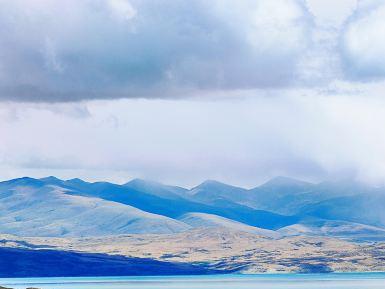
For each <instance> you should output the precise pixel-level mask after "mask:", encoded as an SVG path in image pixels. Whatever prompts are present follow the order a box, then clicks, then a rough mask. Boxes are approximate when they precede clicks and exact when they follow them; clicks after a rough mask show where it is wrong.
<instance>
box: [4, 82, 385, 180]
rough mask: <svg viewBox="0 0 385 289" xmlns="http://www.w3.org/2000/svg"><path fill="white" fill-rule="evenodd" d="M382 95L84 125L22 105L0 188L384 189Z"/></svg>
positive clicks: (86, 120) (93, 118) (197, 109)
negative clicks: (19, 183) (85, 182)
mask: <svg viewBox="0 0 385 289" xmlns="http://www.w3.org/2000/svg"><path fill="white" fill-rule="evenodd" d="M383 87H384V86H383ZM373 91H377V94H373V95H372V96H371V98H370V99H368V98H366V95H360V94H357V95H355V96H352V95H351V94H350V93H349V94H348V95H345V94H340V95H333V96H327V95H324V94H322V93H321V94H320V93H316V92H314V91H312V90H303V91H299V90H293V91H290V90H289V91H287V90H282V91H281V92H280V93H278V92H277V93H278V95H275V94H274V95H271V96H270V97H268V98H265V97H257V98H256V97H255V94H254V93H256V92H253V91H249V96H248V97H247V98H244V99H242V100H240V99H227V100H222V101H221V102H218V101H204V100H179V101H176V100H169V101H165V100H119V101H97V102H90V103H88V104H87V109H86V111H87V117H83V118H74V117H72V115H71V114H68V113H67V112H68V111H71V110H70V107H68V106H67V105H64V107H63V105H57V104H56V105H48V106H46V107H39V106H36V107H31V106H30V105H22V104H18V105H16V106H14V107H13V111H12V115H15V114H16V115H17V116H18V117H17V118H16V119H8V120H7V121H4V120H5V119H7V114H6V111H7V110H8V109H10V107H9V106H3V108H2V109H0V117H1V115H3V117H4V119H3V121H1V122H0V133H1V135H2V142H1V143H0V159H1V160H2V161H1V166H0V179H4V178H8V177H17V176H22V175H30V176H44V175H47V174H49V175H57V176H59V177H67V178H71V177H78V176H81V177H84V178H86V179H90V180H95V179H108V180H113V181H118V182H123V181H124V180H128V179H130V178H132V177H145V178H150V179H156V180H160V181H165V182H170V183H177V184H180V185H194V184H197V183H198V182H200V181H202V180H204V179H207V178H213V179H219V180H222V181H225V182H230V183H234V184H239V185H245V186H253V185H256V184H258V183H260V182H262V181H264V180H265V179H267V178H269V177H272V176H275V175H288V176H293V177H298V178H303V179H308V180H323V179H327V178H329V177H333V178H334V177H343V176H346V175H348V176H349V177H351V176H352V177H355V178H357V179H359V180H363V181H368V182H372V183H376V184H378V183H384V182H385V167H384V165H383V164H384V163H385V158H384V156H385V150H384V148H385V137H384V136H383V134H382V133H381V132H382V130H383V129H382V126H383V123H384V122H385V109H384V107H385V106H383V105H382V104H383V100H382V92H383V91H384V89H383V90H382V91H380V90H378V87H377V89H375V88H374V87H373ZM280 94H282V95H280ZM74 106H76V105H74ZM49 107H51V108H50V109H49V110H47V108H49ZM54 107H58V108H56V109H53V108H54ZM60 107H61V108H60ZM73 109H74V108H73ZM58 111H61V112H62V113H60V114H58V113H57V112H58Z"/></svg>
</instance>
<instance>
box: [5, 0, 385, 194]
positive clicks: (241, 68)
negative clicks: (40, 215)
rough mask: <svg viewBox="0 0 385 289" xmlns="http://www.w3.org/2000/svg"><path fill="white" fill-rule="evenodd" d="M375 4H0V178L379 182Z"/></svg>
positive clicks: (144, 0)
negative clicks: (278, 178)
mask: <svg viewBox="0 0 385 289" xmlns="http://www.w3.org/2000/svg"><path fill="white" fill-rule="evenodd" d="M384 126H385V1H383V0H362V1H357V0H338V1H335V0H333V1H332V0H307V1H305V0H304V1H300V0H298V1H296V0H274V1H271V0H237V1H235V0H212V1H204V0H192V1H186V0H170V1H157V0H155V1H154V0H67V1H59V0H57V1H56V0H29V1H25V0H0V136H1V137H0V179H9V178H13V177H20V176H26V175H28V176H32V177H41V176H47V175H55V176H58V177H61V178H73V177H81V178H84V179H87V180H109V181H114V182H119V183H121V182H125V181H128V180H130V179H131V178H135V177H140V178H146V179H154V180H158V181H163V182H166V183H173V184H178V185H184V186H193V185H196V184H197V183H199V182H201V181H203V180H205V179H217V180H220V181H224V182H228V183H232V184H235V185H242V186H246V187H252V186H254V185H257V184H259V183H261V182H263V181H265V180H266V179H268V178H270V177H273V176H277V175H286V176H291V177H297V178H301V179H305V180H311V181H320V180H325V179H336V178H354V179H357V180H360V181H365V182H370V183H375V184H384V183H385V127H384Z"/></svg>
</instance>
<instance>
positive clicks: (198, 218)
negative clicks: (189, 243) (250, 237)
mask: <svg viewBox="0 0 385 289" xmlns="http://www.w3.org/2000/svg"><path fill="white" fill-rule="evenodd" d="M179 220H180V221H182V222H183V223H186V224H188V225H190V226H191V227H193V228H226V229H231V230H235V231H242V232H248V233H253V234H256V235H259V236H264V237H269V238H278V237H280V234H279V233H277V232H275V231H272V230H266V229H261V228H257V227H253V226H249V225H246V224H243V223H240V222H236V221H233V220H230V219H227V218H223V217H220V216H217V215H211V214H204V213H188V214H185V215H183V216H181V217H180V218H179Z"/></svg>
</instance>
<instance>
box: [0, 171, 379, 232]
mask: <svg viewBox="0 0 385 289" xmlns="http://www.w3.org/2000/svg"><path fill="white" fill-rule="evenodd" d="M384 192H385V190H383V189H381V188H371V187H369V186H366V185H364V184H361V183H356V182H353V181H346V180H345V181H334V182H322V183H319V184H313V183H309V182H304V181H300V180H296V179H292V178H287V177H276V178H273V179H271V180H269V181H268V182H266V183H264V184H262V185H260V186H258V187H255V188H252V189H245V188H240V187H236V186H231V185H227V184H224V183H221V182H218V181H214V180H207V181H205V182H203V183H201V184H200V185H198V186H195V187H193V188H192V189H186V188H182V187H178V186H170V185H164V184H161V183H158V182H154V181H149V180H142V179H134V180H132V181H130V182H127V183H126V184H123V185H118V184H113V183H109V182H86V181H83V180H81V179H78V178H75V179H70V180H61V179H59V178H56V177H53V176H50V177H46V178H41V179H34V178H29V177H24V178H18V179H13V180H8V181H4V182H0V233H10V234H15V235H22V236H87V235H90V236H91V235H95V236H100V235H118V234H131V233H156V234H165V233H166V234H169V233H174V232H181V231H185V230H190V229H191V228H192V227H197V226H200V227H212V226H222V227H229V228H231V229H234V228H238V230H240V231H242V230H243V231H253V232H255V233H256V234H258V232H259V233H260V234H261V235H263V233H269V232H273V231H271V230H274V231H277V230H279V232H273V234H271V235H275V236H277V235H279V234H281V233H282V232H285V233H288V234H294V235H295V234H307V233H309V234H313V235H314V234H315V235H317V234H321V233H322V235H325V236H327V235H328V234H329V235H333V234H334V235H339V234H340V235H341V236H342V235H344V236H345V235H349V234H350V233H349V232H348V231H349V230H350V231H351V234H353V235H354V234H356V235H360V236H364V235H365V236H368V238H369V239H370V238H371V236H373V237H376V238H378V236H384V239H385V235H384V234H383V229H385V213H384V212H385V210H384V205H383V204H384V203H385V193H384ZM309 220H312V221H311V222H309ZM326 224H327V225H326ZM253 228H255V229H253ZM263 230H265V231H263ZM266 230H267V231H266ZM305 231H306V232H305ZM369 235H370V236H369ZM374 235H375V236H374Z"/></svg>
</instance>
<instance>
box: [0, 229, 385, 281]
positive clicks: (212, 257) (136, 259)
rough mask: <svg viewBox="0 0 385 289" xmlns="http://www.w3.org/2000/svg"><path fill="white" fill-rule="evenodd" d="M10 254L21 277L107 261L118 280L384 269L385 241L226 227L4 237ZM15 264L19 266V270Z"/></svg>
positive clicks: (1, 248)
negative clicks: (276, 234) (38, 257)
mask: <svg viewBox="0 0 385 289" xmlns="http://www.w3.org/2000/svg"><path fill="white" fill-rule="evenodd" d="M9 250H18V251H17V252H18V254H19V255H14V256H18V257H17V258H19V260H16V261H17V262H15V260H14V259H15V257H14V258H13V261H12V257H10V259H4V258H0V266H2V268H5V267H4V266H7V264H6V262H5V261H4V260H9V261H8V262H9V264H11V265H12V266H13V267H14V268H11V267H12V266H11V265H8V269H10V270H9V271H11V270H19V272H24V273H25V274H24V275H23V276H31V274H28V271H29V270H30V271H34V272H35V273H34V276H39V272H37V271H39V266H40V267H41V266H44V263H51V264H53V265H54V264H55V262H57V263H56V264H60V262H62V263H63V262H64V263H65V264H64V266H62V268H63V269H62V270H64V271H63V272H60V270H59V271H56V272H55V274H54V275H44V274H43V275H42V274H40V276H66V275H68V274H65V268H66V266H67V265H68V264H77V266H78V267H79V264H82V266H84V268H88V269H89V270H91V269H90V268H92V266H96V265H97V266H99V265H98V264H99V263H100V262H101V263H103V262H104V264H106V262H107V261H106V260H109V261H108V262H110V263H109V264H110V265H111V266H112V267H108V266H107V267H108V268H105V272H104V273H103V274H104V275H106V274H107V275H120V276H123V275H138V274H139V273H140V274H139V275H170V273H171V274H213V273H234V272H235V273H245V274H246V273H247V274H253V273H264V272H270V273H274V272H279V273H292V272H301V273H312V272H313V273H314V272H316V273H319V272H368V271H377V272H379V271H385V243H382V242H371V243H355V242H351V241H346V240H341V239H336V238H327V237H304V236H297V237H284V238H278V239H273V238H268V237H264V236H258V235H255V234H251V233H247V232H240V231H233V230H229V229H223V228H206V229H194V230H189V231H186V232H182V233H175V234H163V235H150V234H133V235H120V236H111V237H90V238H43V237H39V238H36V237H34V238H27V237H24V238H21V237H15V236H11V235H0V255H1V254H3V255H4V254H6V253H9V252H10V251H9ZM14 252H16V251H14ZM31 252H33V253H34V254H36V253H40V254H42V252H44V254H43V255H41V258H42V260H43V261H41V260H40V262H37V261H36V260H34V259H33V258H28V257H27V256H32V255H31ZM22 253H24V255H23V254H22ZM60 254H61V255H60ZM60 256H62V258H60ZM70 257H71V258H72V259H71V258H70ZM50 258H51V259H50ZM52 258H53V259H52ZM63 258H64V259H63ZM60 260H62V261H60ZM80 261H81V262H80ZM99 261H100V262H99ZM79 262H80V263H79ZM87 262H88V263H87ZM108 262H107V263H108ZM17 266H19V267H21V268H16V267H17ZM114 266H118V267H114ZM79 268H83V267H79ZM84 268H83V269H84ZM114 268H115V269H114ZM116 268H120V269H119V270H117V269H116ZM122 268H125V269H122ZM20 269H22V270H20ZM108 270H109V271H108ZM0 271H4V270H0ZM48 271H49V270H48ZM85 272H86V271H85ZM114 272H115V274H113V273H114ZM138 272H139V273H138ZM95 273H97V272H94V274H91V275H94V276H100V275H103V274H100V272H99V274H95ZM154 273H157V274H154ZM76 275H77V276H81V275H82V274H76ZM87 275H88V276H90V275H89V274H87ZM68 276H70V275H68ZM20 277H22V276H20Z"/></svg>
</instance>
